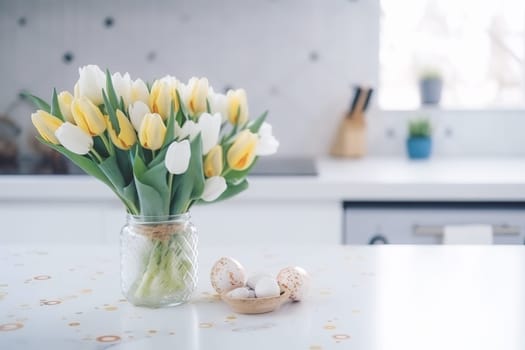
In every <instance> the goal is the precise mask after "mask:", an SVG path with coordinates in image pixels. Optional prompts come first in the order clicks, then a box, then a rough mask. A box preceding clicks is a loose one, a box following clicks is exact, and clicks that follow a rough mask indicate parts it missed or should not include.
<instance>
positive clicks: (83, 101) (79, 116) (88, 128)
mask: <svg viewBox="0 0 525 350" xmlns="http://www.w3.org/2000/svg"><path fill="white" fill-rule="evenodd" d="M71 112H72V113H73V119H74V120H75V123H76V124H77V125H78V126H79V127H80V128H81V129H82V130H84V131H85V132H87V133H88V134H89V135H91V136H96V135H100V134H102V133H103V132H104V131H105V130H106V120H105V118H104V116H103V115H102V112H101V111H100V109H98V107H97V106H95V104H94V103H93V102H91V101H90V100H89V99H88V98H86V97H80V98H75V99H73V102H71Z"/></svg>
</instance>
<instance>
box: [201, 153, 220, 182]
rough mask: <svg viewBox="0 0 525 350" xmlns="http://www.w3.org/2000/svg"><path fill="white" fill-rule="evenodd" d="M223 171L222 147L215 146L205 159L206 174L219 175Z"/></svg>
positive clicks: (210, 175)
mask: <svg viewBox="0 0 525 350" xmlns="http://www.w3.org/2000/svg"><path fill="white" fill-rule="evenodd" d="M221 173H222V147H221V145H216V146H214V147H213V148H212V149H211V150H210V151H209V152H208V155H207V156H206V159H204V176H206V177H212V176H219V175H220V174H221Z"/></svg>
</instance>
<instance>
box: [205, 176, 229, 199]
mask: <svg viewBox="0 0 525 350" xmlns="http://www.w3.org/2000/svg"><path fill="white" fill-rule="evenodd" d="M226 188H228V186H227V185H226V180H225V179H224V177H222V176H212V177H210V178H209V179H206V182H204V192H203V193H202V196H201V198H202V200H203V201H205V202H212V201H214V200H216V199H217V198H219V196H220V195H221V194H222V193H223V192H224V191H226Z"/></svg>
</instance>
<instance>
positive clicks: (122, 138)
mask: <svg viewBox="0 0 525 350" xmlns="http://www.w3.org/2000/svg"><path fill="white" fill-rule="evenodd" d="M117 120H118V125H119V127H120V133H119V134H118V135H117V132H116V131H115V129H114V128H113V125H112V124H111V121H110V120H109V117H106V122H107V124H108V133H109V137H110V138H111V141H113V144H114V145H115V146H117V147H118V148H120V149H122V150H128V149H130V148H131V146H133V145H134V144H135V142H137V135H136V134H135V129H134V128H133V125H131V122H130V121H129V119H128V117H126V115H125V114H124V113H122V111H121V110H119V109H117Z"/></svg>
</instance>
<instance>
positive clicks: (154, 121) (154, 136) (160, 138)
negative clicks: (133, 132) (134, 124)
mask: <svg viewBox="0 0 525 350" xmlns="http://www.w3.org/2000/svg"><path fill="white" fill-rule="evenodd" d="M165 136H166V125H164V122H163V121H162V117H161V116H160V115H158V114H157V113H147V114H146V115H145V116H144V119H143V120H142V123H141V124H140V130H139V140H140V144H141V145H142V147H144V148H147V149H150V150H152V151H156V150H158V149H159V148H161V147H162V144H163V142H164V137H165Z"/></svg>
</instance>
